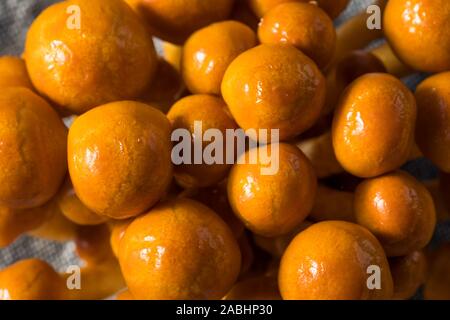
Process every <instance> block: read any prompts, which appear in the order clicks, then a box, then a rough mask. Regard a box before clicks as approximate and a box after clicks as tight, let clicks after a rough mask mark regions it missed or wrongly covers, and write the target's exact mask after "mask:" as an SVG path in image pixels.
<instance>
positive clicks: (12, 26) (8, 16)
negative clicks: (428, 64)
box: [0, 0, 450, 271]
mask: <svg viewBox="0 0 450 320" xmlns="http://www.w3.org/2000/svg"><path fill="white" fill-rule="evenodd" d="M160 1H164V0H160ZM205 1H214V0H205ZM237 1H243V0H237ZM55 2H58V1H55V0H0V55H6V54H8V55H20V54H21V53H22V50H23V43H24V39H25V36H26V32H27V29H28V27H29V25H30V24H31V22H32V21H33V19H34V18H35V17H36V16H37V15H38V14H39V13H40V12H41V11H42V10H43V9H44V8H45V7H47V6H49V5H51V4H52V3H55ZM370 3H372V1H371V0H352V2H351V4H350V6H349V7H348V8H347V10H346V11H345V12H344V13H343V14H342V15H341V17H339V18H338V19H337V20H336V24H339V23H340V22H341V21H344V20H345V19H347V18H348V17H350V16H352V15H354V14H355V13H356V12H359V11H361V10H364V9H365V8H367V5H368V4H370ZM422 78H423V76H420V75H415V76H412V77H409V78H407V79H404V81H405V83H406V84H407V85H408V86H409V87H410V88H411V89H414V87H415V85H416V84H417V83H418V82H419V81H420V80H421V79H422ZM404 169H405V170H407V171H409V172H410V173H412V174H413V175H415V176H416V177H418V178H420V179H422V180H424V179H432V178H435V177H436V176H437V170H436V168H434V167H433V166H432V165H431V163H430V162H429V161H426V160H419V161H414V162H411V163H408V164H406V165H405V166H404ZM442 241H450V223H449V222H447V223H441V224H439V225H438V227H437V229H436V234H435V237H434V239H433V242H432V243H433V245H436V244H438V243H440V242H442ZM30 257H36V258H41V259H43V260H46V261H48V262H49V263H51V264H52V265H53V266H54V267H55V268H56V269H58V270H60V271H64V270H65V268H66V267H67V266H68V265H71V264H77V263H79V259H78V258H77V257H76V256H75V254H74V244H73V242H68V243H56V242H52V241H46V240H42V239H36V238H32V237H28V236H23V237H21V238H20V239H18V240H17V241H16V242H14V243H13V244H12V245H11V246H9V247H8V248H5V249H0V268H3V267H5V266H8V265H10V264H12V263H14V262H16V261H18V260H21V259H24V258H30Z"/></svg>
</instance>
